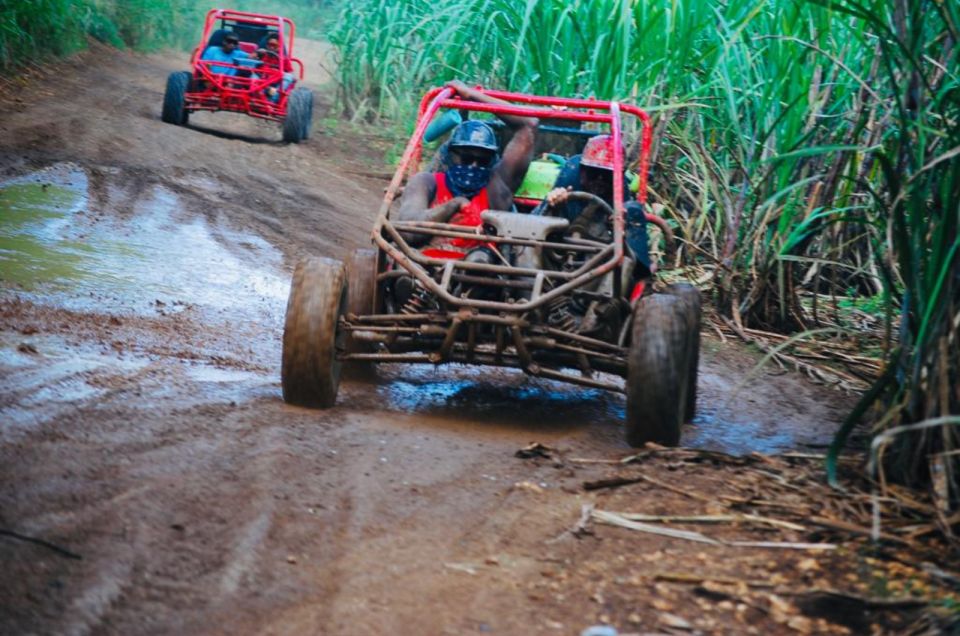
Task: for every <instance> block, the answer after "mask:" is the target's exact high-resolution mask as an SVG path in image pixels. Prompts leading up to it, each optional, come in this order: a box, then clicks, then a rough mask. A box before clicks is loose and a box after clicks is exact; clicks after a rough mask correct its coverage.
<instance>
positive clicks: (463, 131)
mask: <svg viewBox="0 0 960 636" xmlns="http://www.w3.org/2000/svg"><path fill="white" fill-rule="evenodd" d="M450 147H451V148H483V149H484V150H492V151H493V152H496V151H497V150H498V147H497V135H496V134H495V133H494V132H493V128H491V127H490V126H488V125H487V124H485V123H483V122H482V121H477V120H475V119H468V120H467V121H465V122H463V123H461V124H459V125H458V126H457V127H456V128H455V129H454V130H453V134H452V135H451V136H450Z"/></svg>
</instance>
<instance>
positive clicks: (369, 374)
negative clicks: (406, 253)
mask: <svg viewBox="0 0 960 636" xmlns="http://www.w3.org/2000/svg"><path fill="white" fill-rule="evenodd" d="M347 287H348V288H349V290H350V293H349V296H348V300H347V313H348V314H355V315H357V316H368V315H370V314H372V313H376V311H377V308H376V305H375V303H376V295H377V250H373V249H369V248H359V249H355V250H354V251H353V253H352V254H350V258H349V259H348V260H347ZM372 351H373V347H372V346H370V343H367V342H357V341H354V340H353V338H350V337H348V338H347V353H371V352H372ZM343 372H344V375H345V376H347V377H348V378H349V379H351V380H369V379H372V378H373V377H374V376H375V375H376V364H375V363H373V362H367V361H362V360H357V361H347V362H346V363H345V364H344V367H343Z"/></svg>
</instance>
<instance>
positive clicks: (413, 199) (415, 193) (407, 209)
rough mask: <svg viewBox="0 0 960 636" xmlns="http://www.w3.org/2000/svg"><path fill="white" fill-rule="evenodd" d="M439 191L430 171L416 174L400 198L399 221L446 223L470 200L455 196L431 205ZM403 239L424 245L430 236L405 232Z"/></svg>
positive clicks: (413, 243) (412, 243)
mask: <svg viewBox="0 0 960 636" xmlns="http://www.w3.org/2000/svg"><path fill="white" fill-rule="evenodd" d="M436 192H437V182H436V179H435V178H434V176H433V175H432V174H430V173H429V172H421V173H419V174H417V175H415V176H414V177H413V178H412V179H410V181H409V182H408V183H407V186H406V187H405V188H404V189H403V196H402V197H401V199H400V208H399V209H398V210H397V220H398V221H432V222H434V223H446V222H447V221H449V220H450V217H452V216H453V215H454V214H456V213H457V212H459V211H460V209H461V208H462V207H463V206H464V205H467V204H469V203H470V202H469V201H468V200H467V199H466V198H464V197H454V198H453V199H450V200H449V201H447V202H446V203H441V204H440V205H436V206H434V207H432V208H431V207H430V202H431V201H432V200H433V197H434V196H435V195H436ZM402 236H403V239H404V240H405V241H407V242H408V243H410V245H414V246H416V245H422V244H423V243H426V242H427V240H428V239H429V238H430V237H429V236H427V235H424V234H408V233H403V235H402Z"/></svg>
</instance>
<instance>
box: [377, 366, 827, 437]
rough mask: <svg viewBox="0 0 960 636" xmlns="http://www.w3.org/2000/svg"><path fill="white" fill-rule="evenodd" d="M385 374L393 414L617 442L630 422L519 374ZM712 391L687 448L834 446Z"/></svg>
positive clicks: (384, 402)
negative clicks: (589, 432)
mask: <svg viewBox="0 0 960 636" xmlns="http://www.w3.org/2000/svg"><path fill="white" fill-rule="evenodd" d="M386 369H389V371H386V372H384V371H381V375H382V377H383V379H384V381H383V382H382V383H381V384H379V385H377V386H375V387H371V389H373V390H375V391H376V405H375V407H376V408H378V409H384V410H387V411H398V412H403V413H409V414H420V415H423V416H426V417H430V418H448V419H451V420H453V419H456V420H463V421H472V422H476V423H483V424H488V423H496V424H502V425H505V426H512V427H522V428H525V429H529V428H535V429H543V430H545V431H554V432H560V431H561V430H562V431H566V432H568V433H569V432H571V431H572V430H575V429H578V428H579V429H583V430H586V429H587V428H588V427H594V426H599V427H603V428H605V429H606V430H607V432H613V434H614V435H615V436H620V435H621V432H620V431H621V430H622V429H620V427H621V426H622V424H623V421H624V418H625V417H626V401H625V399H624V397H623V396H622V395H619V394H615V393H610V392H607V391H602V390H599V389H588V388H583V387H578V386H575V385H569V384H564V383H562V382H555V381H552V380H542V379H534V378H530V377H527V376H525V375H524V374H523V373H522V372H520V371H510V370H507V369H491V368H486V367H469V366H460V365H446V366H440V367H434V366H432V365H421V364H417V365H389V366H388V367H386ZM384 370H385V369H384ZM607 379H608V380H609V381H611V382H614V381H616V379H615V378H612V377H611V378H607ZM707 388H708V391H707V392H701V400H700V407H699V409H698V414H697V416H696V418H695V419H694V421H693V422H691V423H689V424H686V425H685V426H684V428H683V434H682V437H681V441H680V444H681V445H682V446H687V447H690V448H704V449H710V450H717V451H722V452H727V453H732V454H739V453H750V452H758V453H764V454H776V453H781V452H785V451H789V450H797V449H804V446H805V445H806V444H809V443H811V442H824V441H829V433H828V432H827V433H825V432H824V430H816V429H814V428H813V427H811V426H810V425H809V423H806V422H805V421H804V416H803V415H802V414H798V415H797V416H796V417H794V418H792V419H791V418H784V417H782V416H781V417H778V416H777V415H776V414H775V413H770V414H769V417H765V416H760V415H758V414H757V413H754V412H740V411H737V410H735V409H732V408H728V407H726V406H724V405H723V396H722V395H718V394H717V392H716V389H714V388H713V387H707ZM793 420H796V421H793Z"/></svg>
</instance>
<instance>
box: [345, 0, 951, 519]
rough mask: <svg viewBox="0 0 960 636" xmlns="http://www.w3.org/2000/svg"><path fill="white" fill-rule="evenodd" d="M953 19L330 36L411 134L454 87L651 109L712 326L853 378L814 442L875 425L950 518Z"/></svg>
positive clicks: (482, 14)
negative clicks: (834, 426) (942, 500)
mask: <svg viewBox="0 0 960 636" xmlns="http://www.w3.org/2000/svg"><path fill="white" fill-rule="evenodd" d="M958 29H960V4H957V3H955V2H954V3H951V2H929V1H925V0H895V1H893V2H891V1H890V0H836V1H833V2H831V1H830V0H808V1H798V0H779V1H776V2H758V1H756V0H727V1H722V2H721V1H720V0H697V1H693V0H675V1H674V2H669V3H665V2H657V1H653V0H591V1H590V2H565V1H563V0H527V1H526V2H507V1H505V0H457V1H456V2H454V1H452V0H434V1H432V2H426V1H424V0H390V1H388V0H360V1H358V2H354V3H350V4H349V5H346V6H345V7H344V9H343V12H342V14H341V16H340V19H339V21H338V23H337V26H336V28H335V29H334V31H333V32H332V33H331V34H330V37H331V40H332V41H333V43H334V44H335V45H336V46H337V47H338V50H339V52H340V57H339V60H338V62H339V67H338V73H339V77H338V79H339V89H338V90H339V94H338V100H339V104H340V106H341V107H342V109H343V111H344V112H345V114H346V115H347V116H349V117H351V118H354V119H356V120H363V121H370V122H374V121H384V120H385V121H392V122H394V123H396V124H397V125H399V126H403V127H407V126H410V125H412V119H413V118H414V117H415V110H414V109H415V107H416V104H417V100H416V98H415V97H414V96H415V95H419V94H420V93H422V91H423V89H425V88H427V87H428V86H432V85H437V84H440V83H442V82H444V81H446V80H449V79H452V78H460V79H464V80H467V81H471V82H478V83H482V84H484V85H487V86H495V87H498V88H504V89H509V90H515V91H523V92H534V93H545V94H557V95H567V96H574V95H579V96H596V97H598V98H610V99H620V100H626V101H631V102H634V103H637V104H640V105H642V106H644V107H646V108H647V109H649V110H650V111H652V112H653V113H654V114H655V120H656V129H657V133H658V134H657V136H656V139H657V140H658V142H657V143H656V145H655V149H654V153H655V154H654V164H653V165H654V168H653V174H652V175H651V182H650V188H651V192H650V195H651V199H652V201H654V202H656V203H658V204H660V205H662V206H664V214H665V215H666V216H668V217H669V218H670V219H671V221H672V222H673V223H674V224H675V226H676V228H677V229H678V231H679V233H680V235H681V236H682V237H684V239H685V249H684V251H683V254H682V261H681V263H680V264H681V265H682V266H683V271H685V272H686V273H687V274H688V275H689V276H690V277H692V278H694V279H696V280H697V281H698V282H699V283H700V284H701V286H703V287H704V288H707V289H709V291H710V292H711V293H712V295H713V299H714V305H715V307H716V308H717V314H718V316H717V320H718V324H719V326H720V327H721V328H729V330H730V331H732V332H734V333H738V334H739V335H741V336H743V337H744V338H746V339H748V340H753V341H755V342H758V343H759V344H761V346H763V347H765V348H766V349H767V350H768V351H769V352H770V355H771V357H774V358H777V359H779V360H781V361H784V360H786V361H789V362H794V363H796V364H798V365H799V366H801V367H803V368H805V369H807V370H810V369H822V368H823V367H824V366H825V365H826V366H833V367H834V370H835V371H836V375H835V376H834V377H839V378H845V379H846V380H845V381H847V380H848V381H849V382H848V383H849V384H850V385H852V386H858V387H859V388H861V389H862V390H865V393H864V398H863V400H862V401H861V403H860V404H859V405H858V406H857V408H856V409H855V410H854V412H853V413H852V414H851V416H850V418H849V420H848V423H847V425H846V426H844V427H843V429H842V430H841V431H839V432H838V435H837V438H836V441H835V444H834V447H833V448H832V449H831V451H832V452H831V455H832V456H833V457H835V455H836V453H838V452H839V451H840V449H841V448H842V447H843V445H844V443H845V442H846V439H847V436H848V434H849V433H850V430H851V429H852V427H853V426H854V425H856V424H858V423H860V422H862V421H864V420H867V421H869V422H872V423H873V427H872V434H873V436H874V439H875V440H877V448H878V450H879V448H880V447H881V446H883V447H886V452H885V453H884V461H883V462H882V463H880V464H879V465H880V466H881V467H885V468H886V471H885V476H886V477H887V478H893V479H897V480H900V481H906V482H909V483H912V484H914V485H925V484H932V483H933V482H939V486H938V487H937V488H936V490H938V491H939V493H940V494H939V496H941V497H946V498H948V499H949V500H950V504H951V506H950V507H951V508H952V509H955V508H956V504H957V502H958V495H960V463H958V454H957V452H958V450H960V449H958V447H960V444H958V435H957V433H956V430H957V429H956V425H957V424H958V423H960V417H958V414H960V255H958V245H960V242H958V241H960V239H958V233H957V229H958V217H960V156H958V155H960V64H958V55H960V53H958V51H957V44H958V36H960V33H958ZM810 340H814V341H816V345H814V346H813V347H812V349H813V351H811V350H810V349H811V346H810V343H809V341H810ZM802 341H807V342H805V343H804V346H805V347H807V349H805V350H804V351H807V353H809V355H805V354H804V353H803V352H801V353H796V351H797V350H796V349H794V348H793V347H794V346H795V345H797V344H798V343H801V342H802ZM824 351H826V352H828V353H829V354H830V355H828V356H826V357H827V358H829V361H828V362H826V363H824V364H820V363H817V364H813V363H811V362H810V360H811V359H813V360H816V359H817V358H821V359H822V358H824V357H825V356H824ZM838 363H839V364H842V365H843V366H840V367H838V366H837V364H838ZM840 369H842V371H841V370H840ZM918 423H923V424H919V425H918ZM909 425H916V426H914V427H913V428H916V429H918V430H913V428H910V429H907V430H904V429H901V428H897V427H902V426H909ZM890 431H894V433H889V432H890ZM896 431H902V432H901V433H899V434H897V433H896ZM885 432H886V433H887V434H886V435H885V434H884V433H885ZM833 465H834V463H833V462H831V463H830V467H831V475H833V472H834V471H833V470H832V466H833ZM944 484H946V485H944Z"/></svg>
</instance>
